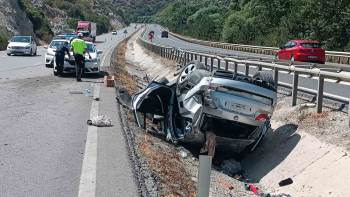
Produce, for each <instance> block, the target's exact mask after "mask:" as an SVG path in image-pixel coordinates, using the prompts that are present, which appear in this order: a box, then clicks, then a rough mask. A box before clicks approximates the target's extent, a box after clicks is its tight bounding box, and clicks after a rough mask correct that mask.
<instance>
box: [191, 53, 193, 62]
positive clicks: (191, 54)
mask: <svg viewBox="0 0 350 197" xmlns="http://www.w3.org/2000/svg"><path fill="white" fill-rule="evenodd" d="M191 61H193V53H191Z"/></svg>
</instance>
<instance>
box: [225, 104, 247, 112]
mask: <svg viewBox="0 0 350 197" xmlns="http://www.w3.org/2000/svg"><path fill="white" fill-rule="evenodd" d="M225 107H226V108H227V109H230V110H232V111H237V112H247V111H249V110H248V107H247V106H246V105H243V104H239V103H234V102H225Z"/></svg>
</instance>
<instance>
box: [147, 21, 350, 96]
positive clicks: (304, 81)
mask: <svg viewBox="0 0 350 197" xmlns="http://www.w3.org/2000/svg"><path fill="white" fill-rule="evenodd" d="M151 30H153V31H154V32H155V38H154V40H153V42H154V43H156V44H162V45H165V46H170V47H176V48H181V49H186V50H194V51H199V52H203V53H215V54H222V55H226V56H243V57H251V58H257V57H258V58H259V57H261V58H272V56H269V55H262V54H252V53H247V52H240V51H232V50H227V49H220V48H214V47H208V46H203V45H199V44H193V43H189V42H186V41H183V40H181V39H178V38H176V37H174V36H172V35H170V34H169V38H161V31H162V30H163V29H162V27H161V26H159V25H154V24H153V25H148V26H147V31H151ZM147 33H148V32H146V34H145V35H144V37H145V38H146V39H147ZM203 61H204V60H203ZM214 63H215V65H217V63H216V62H214ZM229 68H230V69H233V65H230V67H229ZM238 70H239V72H242V73H244V71H245V67H244V66H243V65H239V67H238ZM255 71H256V69H255V68H252V69H250V74H254V72H255ZM292 80H293V76H292V75H291V74H288V73H285V72H280V74H279V81H280V82H284V83H291V82H292ZM333 82H334V80H326V81H325V86H324V91H325V92H326V93H329V94H334V95H338V96H342V97H345V98H349V97H350V84H349V83H347V82H345V83H343V82H342V83H333ZM299 85H300V86H301V87H305V88H309V89H313V90H317V88H318V86H317V85H318V82H317V80H316V79H314V78H305V77H299Z"/></svg>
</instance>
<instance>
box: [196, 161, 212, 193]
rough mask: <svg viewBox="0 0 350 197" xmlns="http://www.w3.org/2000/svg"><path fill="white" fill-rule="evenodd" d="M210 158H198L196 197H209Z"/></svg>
mask: <svg viewBox="0 0 350 197" xmlns="http://www.w3.org/2000/svg"><path fill="white" fill-rule="evenodd" d="M212 159H213V157H212V156H208V155H200V156H199V169H198V188H197V197H209V191H210V174H211V163H212Z"/></svg>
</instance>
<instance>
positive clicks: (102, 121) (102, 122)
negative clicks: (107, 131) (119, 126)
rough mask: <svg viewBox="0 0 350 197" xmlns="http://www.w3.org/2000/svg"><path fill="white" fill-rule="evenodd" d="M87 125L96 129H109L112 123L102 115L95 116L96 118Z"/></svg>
mask: <svg viewBox="0 0 350 197" xmlns="http://www.w3.org/2000/svg"><path fill="white" fill-rule="evenodd" d="M87 124H88V125H93V126H96V127H111V126H112V121H111V119H109V118H107V116H105V115H102V116H97V117H95V118H93V119H92V120H88V121H87Z"/></svg>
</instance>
